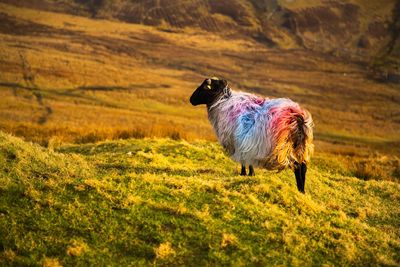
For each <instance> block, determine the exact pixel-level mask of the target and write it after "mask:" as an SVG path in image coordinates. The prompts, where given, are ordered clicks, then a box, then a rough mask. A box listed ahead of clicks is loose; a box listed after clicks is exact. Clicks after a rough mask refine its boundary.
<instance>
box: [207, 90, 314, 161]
mask: <svg viewBox="0 0 400 267" xmlns="http://www.w3.org/2000/svg"><path fill="white" fill-rule="evenodd" d="M208 117H209V120H210V122H211V124H212V125H213V127H214V130H215V132H216V134H217V136H218V139H219V141H220V143H221V144H222V146H223V147H224V148H225V149H226V150H227V152H228V153H229V154H230V156H231V157H232V159H233V160H235V161H237V162H240V163H242V164H249V165H256V166H262V167H265V168H267V169H284V168H285V167H291V168H293V164H294V163H295V162H300V163H301V162H307V161H309V159H310V156H311V154H312V152H313V144H312V139H313V132H312V127H313V121H312V118H311V115H310V113H309V112H308V111H306V110H304V109H302V108H300V106H299V105H298V104H297V103H295V102H293V101H292V100H290V99H287V98H277V99H265V98H260V97H257V96H255V95H252V94H248V93H243V92H232V95H230V96H229V97H227V96H222V97H221V98H219V99H218V100H217V101H215V102H214V103H213V104H212V105H211V106H209V107H208Z"/></svg>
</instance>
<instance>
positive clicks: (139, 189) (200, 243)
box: [0, 133, 400, 266]
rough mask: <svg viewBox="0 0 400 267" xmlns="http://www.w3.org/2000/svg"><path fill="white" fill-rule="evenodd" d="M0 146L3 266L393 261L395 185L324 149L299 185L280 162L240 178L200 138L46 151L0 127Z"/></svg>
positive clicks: (397, 214) (397, 238)
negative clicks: (302, 189) (354, 170)
mask: <svg viewBox="0 0 400 267" xmlns="http://www.w3.org/2000/svg"><path fill="white" fill-rule="evenodd" d="M0 148H1V149H0V162H1V164H0V192H1V195H2V197H1V198H0V247H1V252H0V263H1V264H2V265H5V264H9V265H39V264H44V265H53V266H54V265H56V264H63V265H77V264H78V265H87V264H89V265H96V264H100V265H109V264H112V265H121V264H122V265H127V264H131V265H152V264H161V265H182V264H185V265H199V264H200V265H224V264H235V265H238V264H239V265H249V264H254V265H260V264H261V265H265V264H268V265H311V264H315V265H321V264H324V263H325V264H330V265H359V266H365V265H387V266H396V265H398V264H399V263H400V258H399V254H398V251H399V250H400V232H399V229H400V228H399V224H400V221H399V218H400V209H399V206H398V205H397V204H398V202H399V200H400V195H399V192H400V190H399V189H400V185H399V184H398V183H393V182H385V181H363V180H359V179H357V178H354V177H350V176H346V175H343V174H341V172H340V171H339V170H340V163H338V162H336V163H335V162H332V161H331V160H328V159H324V158H321V157H316V158H314V161H313V163H312V165H311V166H310V168H309V169H310V171H309V176H308V179H307V180H308V182H307V185H306V191H307V194H306V195H303V194H300V193H298V192H297V190H296V186H295V181H294V178H293V175H292V173H291V172H290V171H284V172H281V173H278V174H277V173H273V172H266V171H263V170H259V169H257V170H256V176H255V177H240V176H238V175H237V170H235V164H234V163H232V162H231V160H229V159H228V158H227V157H226V156H225V155H224V154H223V153H222V151H221V149H220V146H219V145H217V144H215V143H210V142H204V141H201V142H200V141H198V142H192V143H188V142H185V141H172V140H169V139H144V140H136V139H130V140H125V141H113V142H102V143H98V144H87V145H80V146H78V145H74V146H63V147H60V148H58V149H56V150H57V151H58V152H52V151H49V150H47V149H43V148H40V147H39V146H37V145H32V144H30V143H25V142H23V141H21V140H20V139H17V138H15V137H12V136H9V135H7V134H4V133H0ZM87 162H88V163H87ZM327 164H328V165H327ZM329 164H330V165H329ZM332 164H336V165H332ZM338 164H339V165H338ZM327 169H330V171H327Z"/></svg>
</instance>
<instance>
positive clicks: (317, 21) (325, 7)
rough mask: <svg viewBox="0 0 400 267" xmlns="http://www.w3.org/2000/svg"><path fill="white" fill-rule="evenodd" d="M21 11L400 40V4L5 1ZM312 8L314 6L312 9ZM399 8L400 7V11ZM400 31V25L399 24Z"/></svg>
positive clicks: (244, 31)
mask: <svg viewBox="0 0 400 267" xmlns="http://www.w3.org/2000/svg"><path fill="white" fill-rule="evenodd" d="M1 2H7V3H10V4H14V5H19V6H27V7H31V8H37V9H44V10H51V11H58V12H66V13H73V14H75V15H83V16H90V17H94V18H105V19H117V20H121V21H125V22H129V23H140V24H146V25H153V26H163V27H165V28H167V27H174V28H183V27H188V26H189V27H193V26H194V27H200V28H202V29H204V30H207V31H213V32H218V33H221V34H227V35H231V36H242V37H244V36H247V37H252V38H255V39H258V40H262V41H266V42H268V43H270V44H274V45H278V46H286V47H299V46H300V47H305V48H309V49H313V50H319V51H323V52H327V51H332V52H338V53H347V52H353V53H359V54H365V55H369V54H371V53H372V54H376V53H377V52H379V51H383V50H384V48H386V47H387V46H388V45H390V44H391V43H393V41H394V40H393V38H395V39H396V38H398V36H396V34H395V32H396V30H398V27H397V28H396V27H395V24H396V21H398V20H399V4H400V2H399V1H396V0H385V1H379V3H370V2H371V1H364V0H358V1H357V0H352V1H349V0H347V1H305V0H300V1H291V0H284V1H276V0H271V1H264V0H219V1H210V0H183V1H181V0H179V1H178V0H137V1H130V0H122V1H110V0H87V1H85V0H69V1H62V2H60V1H54V0H35V1H26V0H22V1H18V2H17V3H15V1H12V0H1ZM310 3H312V4H310ZM396 5H397V7H396ZM397 26H398V25H397Z"/></svg>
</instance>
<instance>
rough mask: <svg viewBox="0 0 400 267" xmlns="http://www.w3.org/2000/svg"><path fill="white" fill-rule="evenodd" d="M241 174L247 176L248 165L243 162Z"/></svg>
mask: <svg viewBox="0 0 400 267" xmlns="http://www.w3.org/2000/svg"><path fill="white" fill-rule="evenodd" d="M240 175H241V176H245V175H246V166H245V165H243V164H242V171H241V172H240Z"/></svg>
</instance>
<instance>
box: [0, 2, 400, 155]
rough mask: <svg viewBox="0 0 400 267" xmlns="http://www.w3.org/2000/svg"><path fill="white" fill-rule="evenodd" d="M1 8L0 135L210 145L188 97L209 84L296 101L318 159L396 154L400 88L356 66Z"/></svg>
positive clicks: (193, 34)
mask: <svg viewBox="0 0 400 267" xmlns="http://www.w3.org/2000/svg"><path fill="white" fill-rule="evenodd" d="M0 9H1V10H2V15H1V20H2V26H1V29H0V33H1V34H0V39H1V42H0V56H1V64H0V70H1V73H0V88H1V90H0V111H1V112H0V127H1V129H3V130H6V131H8V132H12V133H15V134H17V135H19V136H24V137H25V138H27V139H29V140H34V141H37V142H40V143H43V144H47V143H48V142H49V140H50V139H53V141H52V142H55V140H58V141H59V142H89V141H96V140H101V139H113V138H120V137H125V138H127V137H142V136H170V137H173V138H185V139H188V140H193V139H197V138H201V139H209V140H215V137H214V134H213V133H212V130H211V127H210V126H209V123H208V122H207V118H206V112H205V110H204V108H201V107H196V108H194V107H192V106H190V104H189V103H188V98H189V96H190V94H191V93H192V91H193V90H194V88H196V86H197V85H198V84H199V83H200V82H201V81H202V80H203V79H204V78H205V77H207V76H213V75H216V76H221V77H224V78H226V79H228V80H229V82H230V83H231V86H232V88H233V89H236V90H245V91H250V92H255V93H258V94H261V95H264V96H269V97H289V98H292V99H294V100H295V101H298V102H299V103H301V104H302V105H303V106H304V107H306V108H308V109H309V110H310V111H311V113H312V114H313V117H314V120H315V123H316V139H317V142H320V148H321V150H325V149H329V148H332V149H333V150H337V147H344V150H346V149H350V150H351V149H358V150H365V149H367V151H368V148H369V147H371V146H372V147H373V149H376V148H378V149H380V148H387V149H388V150H389V151H393V150H396V149H393V146H391V145H385V144H398V142H399V138H398V132H399V131H400V117H399V116H400V113H399V112H398V110H399V109H400V104H399V103H400V101H399V99H400V93H399V90H398V87H397V86H395V85H390V84H383V83H378V82H376V81H374V80H371V79H369V77H368V75H369V74H368V71H367V70H366V69H365V68H363V66H362V65H359V64H358V63H357V62H352V61H350V60H346V59H340V58H335V57H331V56H328V55H323V54H318V53H315V52H310V51H304V50H297V49H288V50H282V49H270V48H266V47H264V46H262V45H261V44H259V43H256V42H254V41H251V40H244V39H234V38H231V39H230V38H227V37H221V36H219V35H216V34H212V33H208V32H203V31H200V30H198V29H192V28H185V29H179V30H176V29H169V28H168V29H165V28H162V27H159V28H154V27H149V26H142V25H133V24H127V23H120V22H112V21H106V20H93V19H88V18H84V17H78V16H71V15H65V14H59V13H52V12H44V11H37V10H32V9H27V8H17V7H13V6H10V5H7V4H0ZM171 30H172V32H171ZM371 140H372V141H371ZM332 143H333V144H334V146H331V145H330V144H332ZM357 146H358V147H357ZM383 150H385V149H383Z"/></svg>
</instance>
